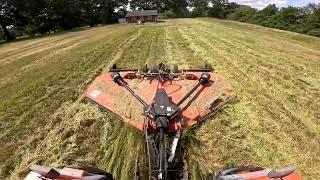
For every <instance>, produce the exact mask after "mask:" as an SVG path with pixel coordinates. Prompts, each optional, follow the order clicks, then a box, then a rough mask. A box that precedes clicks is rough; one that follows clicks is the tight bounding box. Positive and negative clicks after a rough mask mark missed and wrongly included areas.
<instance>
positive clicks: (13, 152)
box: [0, 26, 137, 177]
mask: <svg viewBox="0 0 320 180" xmlns="http://www.w3.org/2000/svg"><path fill="white" fill-rule="evenodd" d="M103 29H104V31H98V32H99V33H98V34H97V36H99V37H98V38H87V39H86V42H85V43H83V44H81V45H79V46H77V47H75V48H73V49H69V50H68V51H67V52H65V53H60V54H57V55H55V56H52V57H50V58H49V59H48V61H46V63H43V64H41V65H40V66H37V67H36V68H34V69H32V70H31V71H21V67H20V64H19V63H18V67H17V69H16V72H17V73H14V74H13V75H11V74H8V77H12V80H9V81H6V82H4V83H3V84H2V86H1V90H0V94H1V98H2V99H3V100H2V102H1V104H0V113H1V116H0V121H1V136H0V141H1V143H2V144H3V145H2V146H1V148H0V161H1V162H3V163H2V164H1V166H0V176H1V177H7V176H8V175H9V174H11V173H12V171H16V170H15V169H17V168H19V167H20V162H21V161H22V159H24V158H25V157H26V156H28V155H29V154H27V153H26V152H33V150H35V149H36V148H37V147H38V145H39V142H41V141H43V140H44V139H45V137H46V136H47V133H48V132H47V131H46V130H45V129H46V128H45V127H46V125H47V124H50V120H51V119H50V116H51V115H52V114H54V112H55V111H56V110H57V109H58V108H59V107H60V106H61V105H62V104H63V103H64V102H68V101H76V100H77V99H78V97H79V96H80V95H81V94H83V92H84V90H85V89H86V86H87V84H88V83H89V82H90V81H91V80H93V79H94V77H95V76H96V75H98V74H99V73H100V72H101V70H102V68H103V67H105V66H106V64H108V62H110V61H112V58H113V56H112V55H113V54H114V51H115V50H117V48H118V47H119V46H121V44H122V43H124V42H126V39H128V38H130V37H131V36H132V35H134V34H135V33H137V29H136V28H135V27H133V26H126V27H122V26H108V27H104V28H103ZM99 30H100V28H99ZM90 31H92V30H90ZM110 31H112V33H109V32H110ZM83 33H84V34H87V32H83ZM103 34H104V35H103ZM71 35H72V34H71ZM93 35H94V34H93ZM76 37H77V36H76ZM53 38H55V37H53ZM17 43H22V42H17ZM1 48H5V47H1ZM36 48H37V47H36ZM39 53H40V54H39ZM42 53H43V52H37V53H35V54H32V55H31V56H25V57H23V58H22V59H20V60H19V61H17V62H20V61H25V60H26V61H28V60H29V59H28V58H30V59H31V60H29V61H31V62H32V61H36V60H37V59H35V58H34V57H35V56H37V55H39V58H40V59H42V58H44V59H45V58H46V57H47V56H49V55H50V54H47V53H44V54H42ZM40 55H42V56H40ZM14 65H15V64H14V63H13V64H12V66H14ZM13 69H14V68H13ZM19 73H21V74H19ZM15 75H17V76H18V77H16V78H15ZM65 120H66V121H67V119H65ZM53 128H54V127H53ZM60 153H63V151H62V152H60ZM56 155H57V157H58V156H60V155H61V154H56ZM9 157H10V158H9Z"/></svg>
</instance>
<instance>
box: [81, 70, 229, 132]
mask: <svg viewBox="0 0 320 180" xmlns="http://www.w3.org/2000/svg"><path fill="white" fill-rule="evenodd" d="M111 74H112V73H105V74H102V75H100V76H98V77H97V78H96V79H95V81H94V82H93V83H92V84H91V85H90V86H89V87H88V89H87V94H86V96H87V97H88V98H89V99H91V100H93V101H94V102H96V103H98V104H99V105H100V106H102V107H104V108H105V109H108V110H109V111H111V112H113V113H115V114H117V115H118V116H119V117H121V118H122V119H123V121H124V122H126V123H128V124H130V125H132V126H134V127H136V128H138V129H140V130H143V122H144V117H143V116H142V108H143V107H142V105H141V104H139V102H138V101H137V100H136V99H135V98H134V97H132V96H131V95H130V94H129V93H128V92H127V91H126V90H125V89H124V88H123V87H121V86H119V85H118V84H116V83H114V82H113V80H112V77H111ZM120 74H121V76H122V77H124V80H125V81H126V82H127V83H128V86H129V87H131V88H132V89H133V90H134V91H135V92H136V93H137V94H138V95H139V96H140V97H141V98H142V99H144V101H146V102H147V103H148V104H150V103H151V102H152V100H153V98H154V96H155V93H156V90H157V87H158V81H157V80H149V79H147V78H145V77H140V76H139V75H137V74H136V73H135V72H132V71H127V72H121V73H120ZM187 74H188V76H189V77H191V76H192V78H191V79H192V80H188V79H187V76H181V77H179V78H175V79H174V80H173V81H171V82H170V81H165V83H163V84H161V83H160V85H159V88H163V89H165V90H166V92H167V93H168V96H169V97H170V98H171V99H172V101H173V102H175V103H178V102H179V100H180V99H182V97H183V96H184V95H185V94H186V93H187V92H188V91H189V90H190V89H192V87H193V86H194V85H195V84H196V83H197V82H198V79H199V78H200V77H201V75H202V72H192V73H187ZM210 76H211V80H212V82H210V83H209V85H207V86H205V87H203V88H201V87H199V88H198V90H197V91H196V92H194V93H193V94H192V96H191V97H190V98H188V100H187V101H186V102H185V103H183V104H182V105H181V106H180V108H181V109H182V111H181V113H180V115H179V117H178V118H180V119H181V120H182V125H181V124H177V123H171V124H170V127H169V131H173V130H177V129H178V128H181V126H183V127H190V126H193V125H195V124H197V122H198V121H199V120H202V119H203V118H204V117H206V116H207V115H209V114H210V113H211V112H213V111H215V110H216V109H217V108H219V105H220V104H219V102H220V101H221V102H223V101H226V100H228V99H229V98H231V97H234V96H235V94H234V92H233V91H232V88H231V86H230V85H229V84H228V83H227V82H226V81H225V79H224V78H223V77H222V76H221V75H219V74H217V73H210ZM218 100H219V101H218ZM216 102H218V104H216ZM150 129H155V127H153V125H152V126H151V127H150Z"/></svg>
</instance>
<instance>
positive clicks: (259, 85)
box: [0, 18, 320, 179]
mask: <svg viewBox="0 0 320 180" xmlns="http://www.w3.org/2000/svg"><path fill="white" fill-rule="evenodd" d="M162 61H164V62H167V63H169V64H180V66H181V67H184V68H186V67H201V66H203V64H204V63H205V62H209V63H211V64H213V65H214V67H215V69H216V71H217V72H219V73H221V74H223V75H224V76H225V77H226V78H227V79H228V81H229V82H230V83H231V84H232V86H233V88H234V89H235V91H236V92H237V98H236V100H235V102H233V103H232V104H229V105H228V106H227V107H226V108H225V109H224V110H223V111H222V112H221V113H219V114H218V115H217V116H216V117H215V118H213V119H210V120H208V121H206V122H205V123H204V124H202V125H201V126H199V127H197V128H195V129H194V130H193V131H194V132H193V133H190V134H191V135H192V134H193V136H194V137H195V142H196V143H190V144H189V146H188V149H187V157H188V162H189V169H190V171H189V172H190V173H191V177H192V178H193V179H199V178H201V177H202V178H205V176H206V175H207V174H208V173H211V172H217V171H218V170H221V169H222V168H226V167H231V166H235V165H249V166H250V165H252V166H254V165H256V166H263V167H279V166H284V165H287V164H291V163H292V164H296V165H297V166H298V170H299V172H300V173H301V174H302V175H303V176H304V177H305V178H306V179H317V177H320V171H319V169H320V158H319V157H320V141H319V139H320V124H319V122H320V121H319V118H320V113H319V109H320V101H319V100H320V99H319V97H320V96H319V95H320V93H319V92H320V39H319V38H315V37H311V36H306V35H301V34H297V33H291V32H285V31H279V30H273V29H269V28H262V27H259V26H255V25H249V24H242V23H238V22H231V21H222V20H215V19H209V18H203V19H176V20H169V21H167V22H166V23H161V24H157V25H153V24H147V25H143V26H138V25H113V26H105V27H99V28H92V29H87V30H83V31H77V32H67V33H59V34H57V35H52V36H46V37H43V38H36V39H30V40H25V41H17V42H12V43H7V44H3V45H0V97H1V100H2V101H1V102H0V122H1V126H0V131H1V133H0V142H1V146H0V162H2V163H1V165H0V178H12V179H19V178H21V177H22V176H23V175H25V173H26V172H27V169H28V165H29V164H30V163H38V164H42V165H50V166H55V167H62V166H65V165H70V164H76V165H80V164H86V163H91V162H94V163H96V164H97V165H98V166H99V167H100V168H102V169H105V170H107V171H109V172H111V173H113V174H114V176H115V178H116V179H128V178H130V177H131V176H132V168H133V163H134V160H135V159H136V157H137V156H139V157H141V158H142V157H143V155H142V154H143V140H142V137H141V135H140V134H139V132H137V131H136V130H134V129H133V128H131V127H129V126H127V125H125V124H123V123H121V120H119V119H117V118H115V117H113V116H111V115H109V114H107V113H105V112H103V111H101V110H100V109H99V108H98V107H96V106H95V105H93V104H92V103H88V102H86V101H85V100H81V99H82V97H83V93H84V91H85V89H86V87H87V85H88V84H89V83H90V82H91V81H92V80H93V79H94V78H95V77H96V76H97V75H98V74H100V73H101V72H102V71H105V70H106V69H107V67H108V66H109V65H110V64H112V63H117V64H119V65H120V66H122V67H124V66H126V67H129V68H138V67H140V66H141V65H143V64H144V63H148V64H156V63H159V62H162ZM189 136H190V135H189Z"/></svg>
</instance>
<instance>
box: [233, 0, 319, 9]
mask: <svg viewBox="0 0 320 180" xmlns="http://www.w3.org/2000/svg"><path fill="white" fill-rule="evenodd" d="M229 2H237V3H238V4H243V5H249V6H251V7H254V8H257V9H263V8H264V7H266V6H267V5H268V4H276V5H277V7H284V6H296V7H297V6H298V7H301V6H304V5H306V4H308V3H320V0H229Z"/></svg>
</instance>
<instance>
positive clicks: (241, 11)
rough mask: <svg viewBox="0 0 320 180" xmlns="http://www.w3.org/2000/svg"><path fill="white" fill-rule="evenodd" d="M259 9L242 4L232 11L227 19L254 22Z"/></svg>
mask: <svg viewBox="0 0 320 180" xmlns="http://www.w3.org/2000/svg"><path fill="white" fill-rule="evenodd" d="M256 12H257V10H256V9H254V8H252V7H250V6H244V5H241V6H239V7H238V8H236V9H234V10H233V12H232V13H230V14H228V15H227V19H230V20H234V21H241V22H252V18H253V17H254V16H255V14H256Z"/></svg>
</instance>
